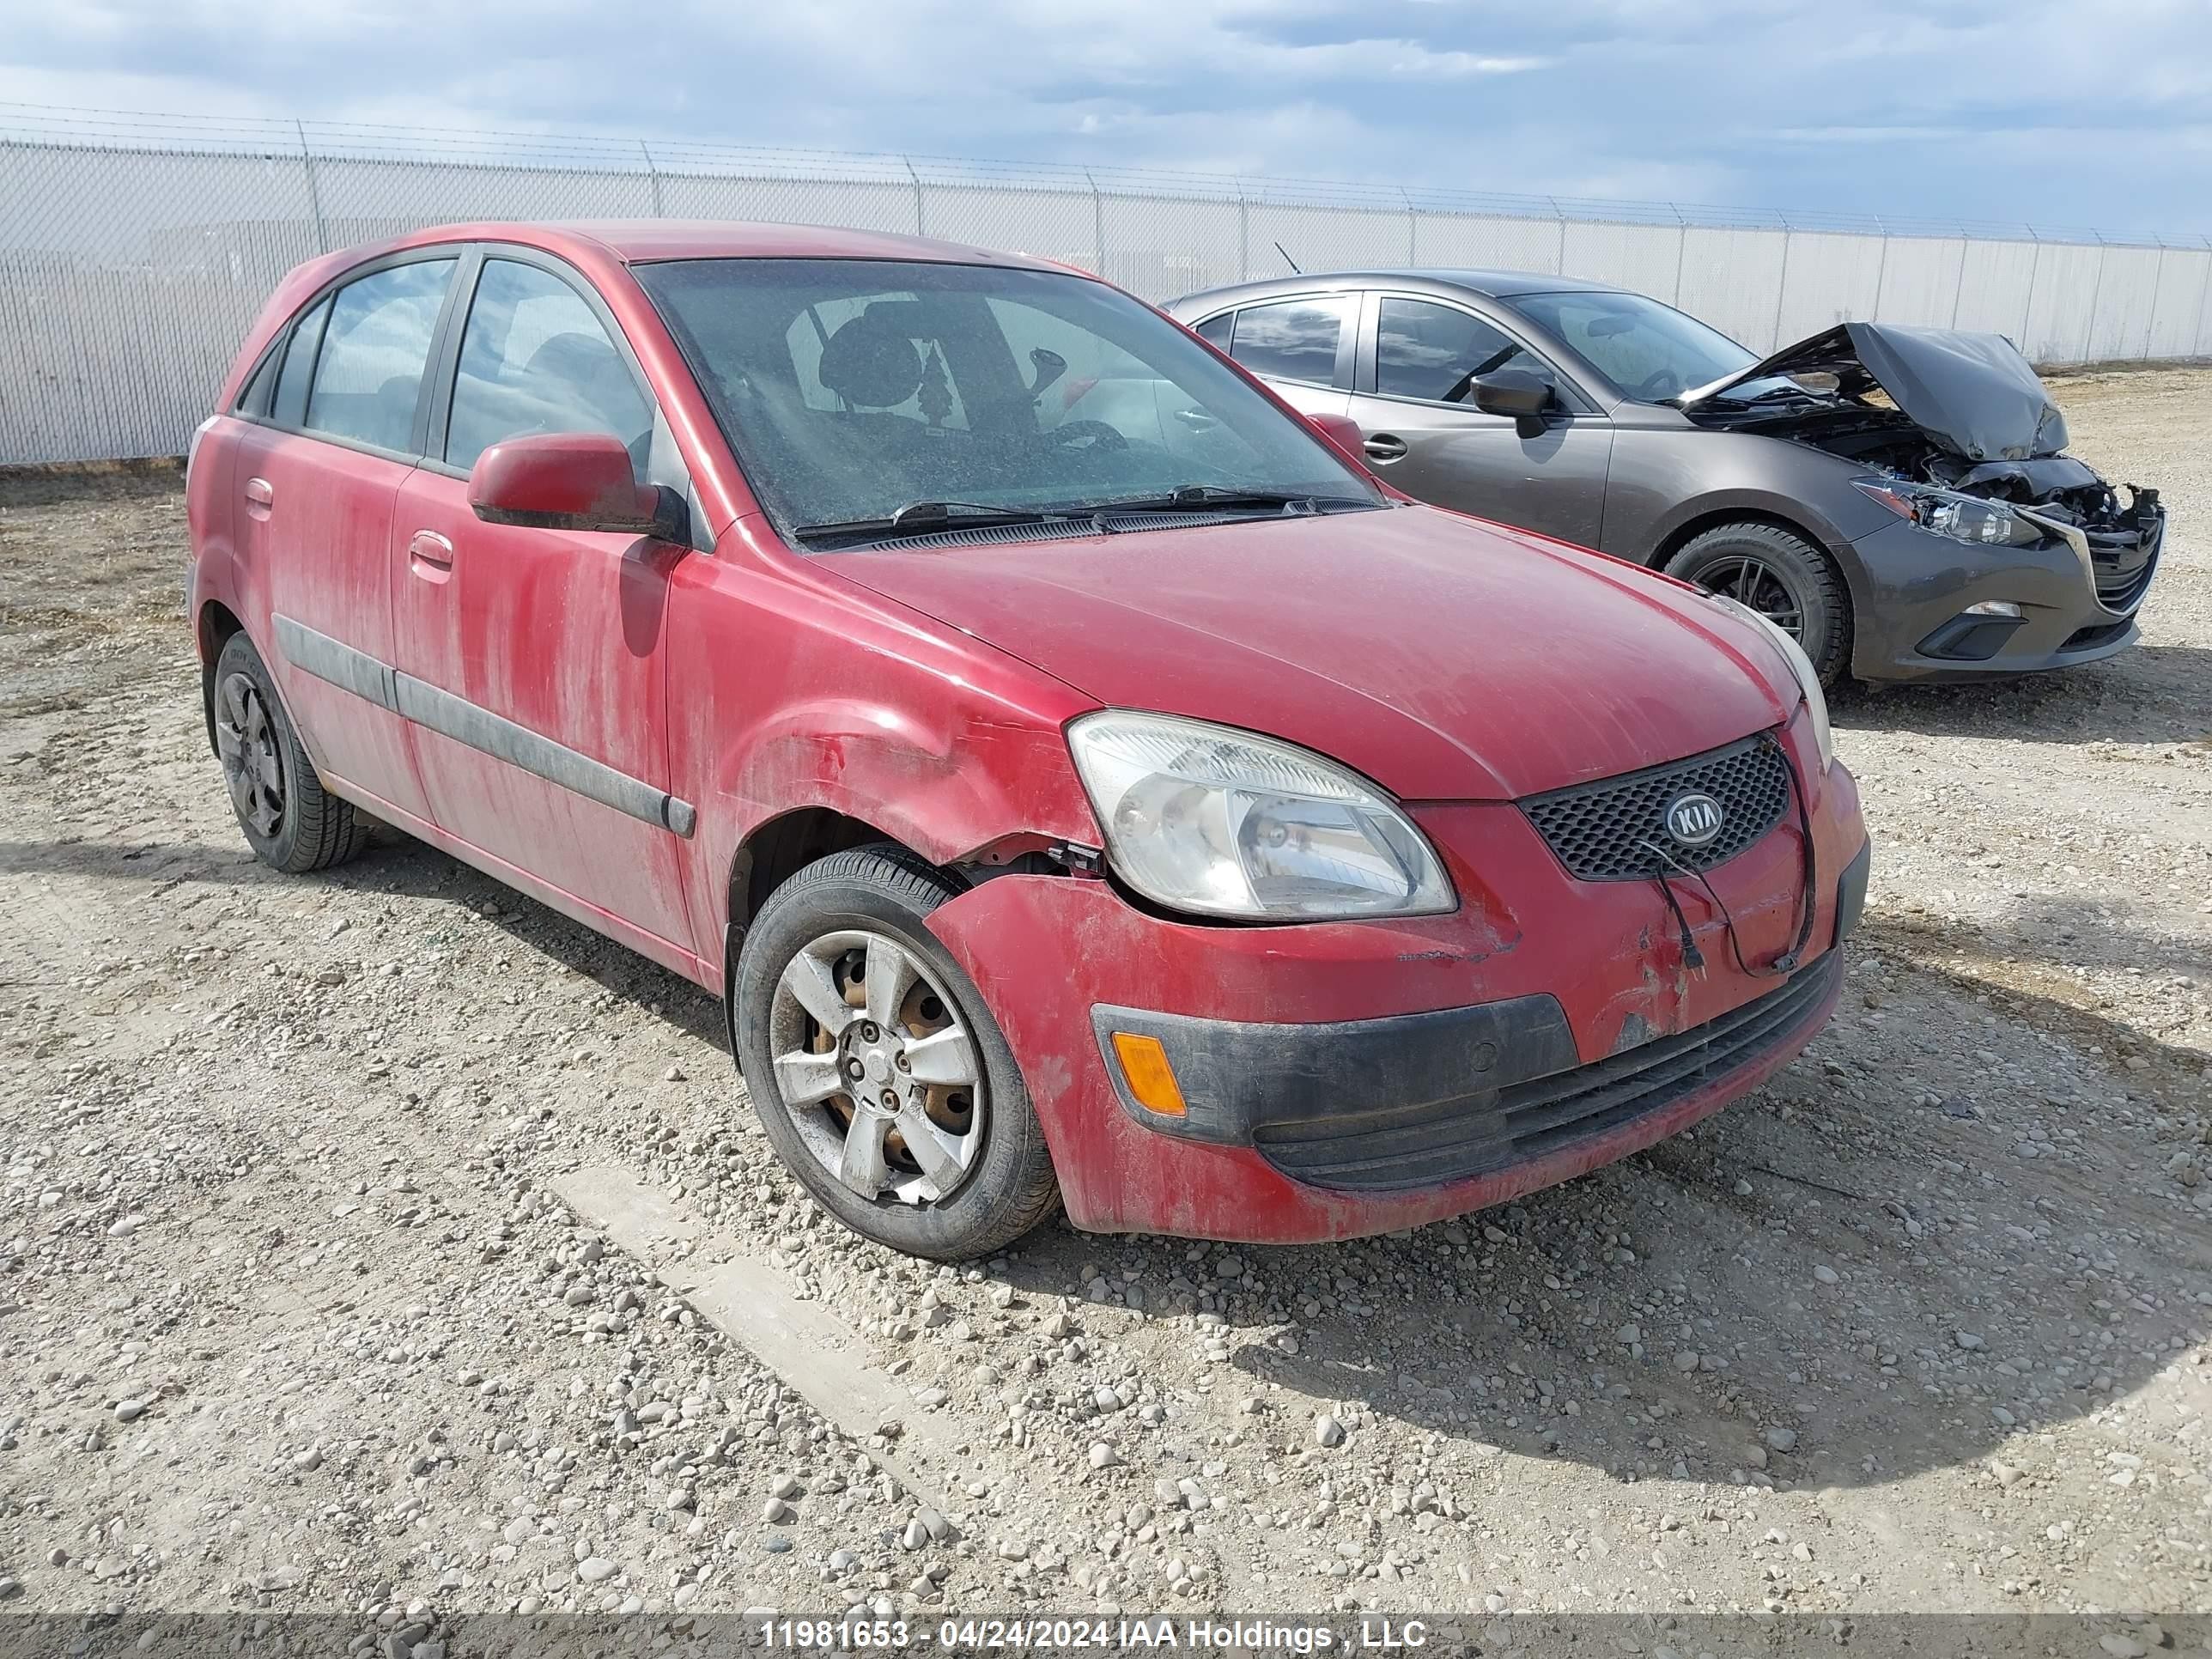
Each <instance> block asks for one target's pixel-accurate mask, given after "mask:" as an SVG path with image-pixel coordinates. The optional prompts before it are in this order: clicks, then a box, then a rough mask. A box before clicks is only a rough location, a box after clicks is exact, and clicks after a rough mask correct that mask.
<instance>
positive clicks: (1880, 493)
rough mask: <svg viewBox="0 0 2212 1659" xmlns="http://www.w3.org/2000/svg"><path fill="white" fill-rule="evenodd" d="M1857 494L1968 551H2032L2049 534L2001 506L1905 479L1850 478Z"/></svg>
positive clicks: (1978, 497) (1998, 502) (1954, 491)
mask: <svg viewBox="0 0 2212 1659" xmlns="http://www.w3.org/2000/svg"><path fill="white" fill-rule="evenodd" d="M1851 482H1852V483H1854V484H1856V485H1857V487H1858V489H1859V490H1860V492H1861V493H1862V494H1863V495H1868V496H1870V497H1872V498H1873V499H1874V500H1875V501H1880V502H1881V504H1882V505H1883V506H1884V507H1887V508H1888V509H1889V510H1890V511H1891V512H1893V513H1896V514H1897V516H1898V517H1899V518H1900V519H1905V520H1909V521H1910V522H1911V523H1913V524H1916V525H1918V526H1920V527H1921V528H1922V529H1923V530H1925V531H1928V532H1930V533H1931V534H1933V535H1937V536H1942V537H1947V538H1949V539H1950V540H1952V541H1954V542H1964V543H1966V545H1968V546H1969V547H2033V546H2034V545H2035V544H2037V543H2038V542H2039V541H2042V540H2043V539H2044V538H2045V537H2047V536H2048V535H2049V534H2050V533H2051V532H2049V531H2047V530H2045V528H2044V527H2043V526H2041V525H2039V524H2034V523H2032V522H2031V521H2029V520H2027V519H2023V518H2021V516H2020V514H2019V513H2015V512H2014V511H2013V510H2012V508H2010V507H2007V506H2006V505H2005V504H2004V503H2003V502H2002V501H1985V500H1984V499H1983V498H1982V497H1981V496H1979V495H1960V493H1959V492H1958V491H1957V490H1955V489H1936V488H1935V487H1934V486H1933V485H1931V484H1917V483H1907V482H1906V481H1905V479H1903V478H1854V479H1852V480H1851Z"/></svg>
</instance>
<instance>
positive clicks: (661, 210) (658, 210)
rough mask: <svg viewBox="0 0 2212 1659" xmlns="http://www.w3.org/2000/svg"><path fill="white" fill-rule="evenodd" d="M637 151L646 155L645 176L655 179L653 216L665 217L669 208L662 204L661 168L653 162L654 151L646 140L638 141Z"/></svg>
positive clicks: (657, 217)
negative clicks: (647, 145)
mask: <svg viewBox="0 0 2212 1659" xmlns="http://www.w3.org/2000/svg"><path fill="white" fill-rule="evenodd" d="M637 153H638V154H639V155H642V156H643V157H645V176H646V177H647V179H651V180H652V181H653V217H654V218H656V219H665V218H666V217H667V216H668V210H667V209H666V208H665V207H663V206H662V205H661V204H660V169H659V167H655V166H654V165H653V152H652V151H651V150H649V149H647V148H646V147H645V140H644V139H642V138H641V139H639V140H638V141H637Z"/></svg>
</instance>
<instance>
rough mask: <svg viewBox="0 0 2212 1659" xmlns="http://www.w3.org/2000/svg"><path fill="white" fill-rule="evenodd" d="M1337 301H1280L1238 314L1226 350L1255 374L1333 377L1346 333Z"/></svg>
mask: <svg viewBox="0 0 2212 1659" xmlns="http://www.w3.org/2000/svg"><path fill="white" fill-rule="evenodd" d="M1345 309H1346V307H1345V302H1344V301H1341V300H1278V301H1275V302H1274V303H1273V304H1272V305H1264V306H1246V307H1244V309H1243V310H1242V311H1240V312H1238V313H1237V331H1236V334H1235V335H1234V336H1233V337H1232V338H1231V342H1230V346H1229V355H1230V356H1232V357H1234V358H1235V359H1236V360H1237V362H1240V363H1242V364H1243V365H1244V367H1245V368H1249V369H1250V370H1251V371H1252V372H1253V373H1254V374H1261V375H1268V376H1272V377H1273V378H1274V379H1276V380H1314V381H1317V382H1319V383H1320V384H1321V385H1322V386H1327V385H1328V383H1329V382H1330V381H1332V380H1334V379H1335V378H1336V345H1337V342H1338V341H1339V340H1340V338H1342V337H1343V334H1344V313H1345Z"/></svg>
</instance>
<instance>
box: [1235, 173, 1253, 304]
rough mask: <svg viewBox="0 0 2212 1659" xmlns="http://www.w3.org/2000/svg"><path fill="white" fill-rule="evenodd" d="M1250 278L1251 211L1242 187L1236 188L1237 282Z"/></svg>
mask: <svg viewBox="0 0 2212 1659" xmlns="http://www.w3.org/2000/svg"><path fill="white" fill-rule="evenodd" d="M1251 278H1252V211H1251V209H1250V208H1249V206H1248V205H1247V204H1246V203H1245V200H1244V186H1243V185H1241V184H1240V185H1237V281H1238V282H1240V283H1244V282H1249V281H1250V280H1251Z"/></svg>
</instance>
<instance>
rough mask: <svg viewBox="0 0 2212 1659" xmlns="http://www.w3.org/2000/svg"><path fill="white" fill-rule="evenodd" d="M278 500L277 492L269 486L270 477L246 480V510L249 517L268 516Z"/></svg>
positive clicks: (260, 517) (263, 517) (261, 517)
mask: <svg viewBox="0 0 2212 1659" xmlns="http://www.w3.org/2000/svg"><path fill="white" fill-rule="evenodd" d="M275 502H276V491H275V490H273V489H270V487H269V480H268V479H266V478H248V479H247V480H246V514H247V516H248V517H250V518H255V519H265V518H267V517H268V516H269V509H270V507H271V506H272V505H274V503H275Z"/></svg>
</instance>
